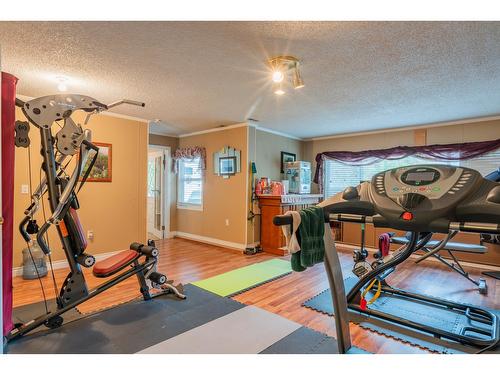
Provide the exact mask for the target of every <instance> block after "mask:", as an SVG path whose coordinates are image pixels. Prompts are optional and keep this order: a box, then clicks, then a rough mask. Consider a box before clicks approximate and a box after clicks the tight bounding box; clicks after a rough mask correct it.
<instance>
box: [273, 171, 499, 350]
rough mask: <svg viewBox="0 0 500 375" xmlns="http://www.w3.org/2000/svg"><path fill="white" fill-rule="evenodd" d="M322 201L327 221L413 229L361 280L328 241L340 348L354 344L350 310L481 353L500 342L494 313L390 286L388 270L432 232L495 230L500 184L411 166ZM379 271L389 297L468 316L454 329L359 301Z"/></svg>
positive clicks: (282, 220)
mask: <svg viewBox="0 0 500 375" xmlns="http://www.w3.org/2000/svg"><path fill="white" fill-rule="evenodd" d="M321 205H323V209H324V213H325V222H330V221H340V222H351V223H359V224H365V223H372V224H373V225H374V226H375V227H383V228H394V229H398V230H404V231H408V232H411V236H410V239H409V242H408V243H407V244H406V245H404V246H402V247H400V248H399V249H398V250H397V251H396V252H394V253H393V254H391V257H389V259H388V260H387V261H385V262H383V263H381V264H379V265H378V266H377V267H375V268H373V269H371V270H370V271H369V272H367V273H365V274H364V275H362V276H361V277H359V279H354V280H352V278H351V279H350V281H348V282H346V283H345V282H344V279H343V276H342V271H341V267H340V261H339V257H338V254H337V251H336V249H335V244H328V246H326V247H327V248H326V249H325V267H326V272H327V276H328V280H329V283H330V291H331V293H332V301H333V311H334V317H335V322H336V331H337V344H338V351H339V353H350V352H352V350H353V348H352V346H351V341H350V332H349V320H350V319H352V317H353V316H357V318H359V319H361V320H363V319H364V320H365V321H367V322H370V323H374V324H375V325H382V326H386V327H387V326H392V327H397V329H403V330H406V331H408V332H412V333H418V334H420V335H424V336H425V337H426V339H428V340H429V341H431V342H434V343H438V344H439V343H442V342H444V341H446V343H447V344H450V345H451V347H452V348H456V349H457V350H458V351H465V352H474V353H479V352H486V351H489V350H491V349H494V348H495V347H496V346H497V345H498V344H499V341H500V319H499V317H498V316H497V315H496V314H495V313H493V312H491V311H489V310H486V309H483V308H480V307H477V306H473V305H468V304H463V303H459V302H452V301H448V300H444V299H439V298H435V297H432V296H427V295H420V294H417V293H412V292H408V291H405V290H401V289H397V288H393V287H391V286H390V285H389V284H388V283H387V282H386V281H385V277H386V276H387V274H388V273H390V272H392V270H394V269H395V267H396V266H397V265H399V264H401V263H402V262H404V261H405V260H407V259H408V258H409V257H410V255H412V254H413V253H414V252H415V251H417V250H419V249H421V248H422V247H423V246H425V245H426V244H427V243H428V241H429V240H430V239H431V237H432V233H435V232H438V233H449V232H450V231H461V232H471V233H489V234H500V183H497V182H494V181H491V180H487V179H485V178H483V177H482V176H481V174H480V173H479V172H477V171H475V170H473V169H470V168H465V167H454V166H448V165H413V166H407V167H401V168H394V169H390V170H387V171H384V172H380V173H377V174H376V175H374V176H373V178H372V179H371V181H370V182H365V183H362V184H360V185H358V186H357V187H348V188H346V189H345V190H344V191H343V192H341V193H339V194H337V195H336V196H334V197H333V198H330V199H329V200H327V201H325V202H323V204H321ZM274 224H275V225H290V224H292V217H291V216H288V215H279V216H276V217H275V218H274ZM377 278H378V279H379V280H380V281H381V283H382V295H383V296H384V297H385V298H386V299H387V301H389V302H390V301H391V299H399V300H404V303H405V304H406V305H412V306H414V307H418V308H419V309H420V311H423V312H425V311H430V309H437V310H436V311H442V312H443V313H446V314H451V315H450V316H451V320H452V321H451V326H454V322H453V320H455V321H456V322H458V321H462V322H466V324H465V326H463V327H462V329H461V330H460V331H459V332H456V331H454V330H452V329H447V328H446V327H439V326H433V325H429V324H426V323H424V322H420V321H418V319H407V318H405V317H402V316H400V315H404V314H402V313H401V314H399V313H398V314H389V313H387V312H384V311H380V310H377V309H376V308H372V307H371V306H370V307H368V308H366V307H365V306H363V307H362V306H360V300H361V293H362V291H363V290H364V288H366V286H367V285H368V284H369V283H371V282H372V281H373V280H374V279H377ZM346 285H347V287H346ZM415 304H416V305H415ZM358 321H359V320H358ZM455 325H456V324H455ZM455 344H456V345H455ZM464 348H466V349H464Z"/></svg>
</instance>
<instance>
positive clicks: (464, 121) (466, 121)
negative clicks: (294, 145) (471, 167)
mask: <svg viewBox="0 0 500 375" xmlns="http://www.w3.org/2000/svg"><path fill="white" fill-rule="evenodd" d="M496 120H500V115H497V116H484V117H470V118H466V119H462V120H454V121H443V122H433V123H430V124H423V125H415V126H406V127H405V126H403V127H398V128H386V129H380V130H372V131H365V132H353V133H343V134H336V135H326V136H323V137H314V138H306V139H304V141H322V140H326V139H334V138H345V137H356V136H359V135H371V134H380V133H391V132H400V131H408V130H418V129H430V128H439V127H442V126H451V125H463V124H471V123H475V122H484V121H496Z"/></svg>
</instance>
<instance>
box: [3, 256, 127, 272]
mask: <svg viewBox="0 0 500 375" xmlns="http://www.w3.org/2000/svg"><path fill="white" fill-rule="evenodd" d="M120 251H122V250H118V251H110V252H107V253H101V254H97V255H94V257H95V260H96V261H99V260H102V259H105V258H108V257H110V256H111V255H115V254H117V253H119V252H120ZM46 260H47V269H48V271H49V272H50V263H49V261H48V259H46ZM62 268H69V265H68V261H67V260H66V259H61V260H55V261H53V262H52V269H53V270H59V269H62ZM22 275H23V267H22V266H21V267H14V268H12V276H13V277H15V276H22Z"/></svg>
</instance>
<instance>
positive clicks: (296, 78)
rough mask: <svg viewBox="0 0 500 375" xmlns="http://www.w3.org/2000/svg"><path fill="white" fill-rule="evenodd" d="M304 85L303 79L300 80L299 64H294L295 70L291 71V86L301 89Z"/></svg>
mask: <svg viewBox="0 0 500 375" xmlns="http://www.w3.org/2000/svg"><path fill="white" fill-rule="evenodd" d="M302 87H304V81H303V80H302V77H301V76H300V71H299V65H298V64H297V66H295V70H294V72H293V88H294V89H296V90H297V89H301V88H302Z"/></svg>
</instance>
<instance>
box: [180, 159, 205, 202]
mask: <svg viewBox="0 0 500 375" xmlns="http://www.w3.org/2000/svg"><path fill="white" fill-rule="evenodd" d="M195 159H199V158H195ZM195 159H194V160H195ZM185 161H192V160H191V159H179V161H178V163H179V165H178V167H179V168H178V173H177V209H180V210H193V211H203V191H204V189H203V188H204V186H203V185H204V184H203V171H201V177H200V190H201V191H200V199H201V203H200V204H197V203H188V202H181V201H180V200H179V197H180V196H181V193H182V192H183V188H182V184H183V183H184V179H183V176H182V171H183V165H182V163H183V162H185Z"/></svg>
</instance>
